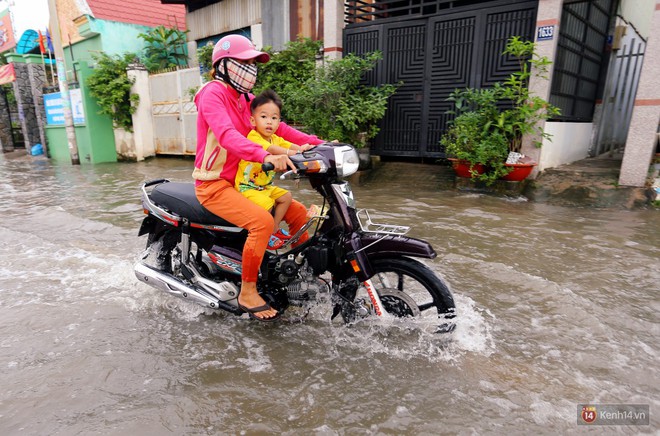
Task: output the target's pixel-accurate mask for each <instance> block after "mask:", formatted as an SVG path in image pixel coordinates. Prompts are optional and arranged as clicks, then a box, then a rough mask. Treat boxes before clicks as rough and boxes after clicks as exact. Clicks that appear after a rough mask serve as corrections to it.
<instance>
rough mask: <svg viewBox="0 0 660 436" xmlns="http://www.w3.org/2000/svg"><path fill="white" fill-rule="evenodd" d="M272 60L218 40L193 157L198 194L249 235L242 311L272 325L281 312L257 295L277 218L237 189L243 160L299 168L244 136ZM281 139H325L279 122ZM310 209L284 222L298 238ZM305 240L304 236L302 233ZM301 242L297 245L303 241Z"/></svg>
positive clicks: (236, 40)
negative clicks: (260, 66) (263, 68)
mask: <svg viewBox="0 0 660 436" xmlns="http://www.w3.org/2000/svg"><path fill="white" fill-rule="evenodd" d="M269 60H270V56H269V55H268V53H265V52H261V51H258V50H256V48H255V46H254V44H253V43H252V42H251V41H250V40H249V39H248V38H246V37H244V36H241V35H229V36H225V37H224V38H222V39H220V40H219V41H218V42H217V44H216V45H215V48H214V49H213V55H212V65H213V69H212V71H211V75H212V78H213V80H212V81H210V82H209V83H207V84H205V85H204V86H203V87H202V88H201V89H200V90H199V91H198V92H197V95H196V96H195V104H196V105H197V113H198V115H197V150H196V155H195V169H194V171H193V178H194V179H195V181H196V182H195V193H196V196H197V199H198V200H199V202H200V203H201V204H202V205H203V206H204V207H205V208H206V209H208V210H209V211H211V212H213V213H214V214H215V215H218V216H219V217H221V218H224V219H225V220H227V221H229V222H231V223H232V224H234V225H236V226H238V227H241V228H244V229H246V230H247V231H248V237H247V241H246V242H245V246H244V248H243V269H242V274H241V280H242V282H241V292H240V295H239V297H238V304H239V307H240V308H241V309H242V310H244V311H245V312H247V313H248V314H249V315H250V317H251V318H254V319H257V320H259V321H273V320H275V319H277V318H278V317H279V313H278V312H277V311H276V310H275V309H273V308H271V307H270V306H269V305H268V304H267V303H266V302H265V301H264V300H263V298H261V296H260V295H259V294H258V292H257V277H258V274H259V267H260V265H261V261H262V259H263V257H264V254H265V252H266V247H267V244H268V239H269V237H270V234H271V233H272V230H273V225H274V223H273V217H272V215H271V214H270V213H269V212H268V211H266V210H264V209H263V208H262V207H260V206H258V205H256V204H255V203H253V202H252V201H250V200H248V199H247V198H245V197H244V196H243V195H241V193H239V192H238V191H237V190H236V189H235V188H234V180H235V176H236V171H237V167H238V163H239V162H240V160H241V159H243V160H248V161H253V162H261V163H266V162H270V163H272V164H273V165H274V167H275V170H276V171H284V170H286V169H287V168H291V169H293V170H295V167H294V165H293V163H292V162H291V161H290V160H289V158H288V157H287V156H285V155H277V156H276V155H271V154H269V153H268V152H267V151H265V150H264V149H263V147H262V146H261V145H258V144H256V143H254V142H252V141H250V140H248V139H247V138H246V136H247V134H248V133H249V132H250V130H251V128H252V126H251V124H250V103H249V102H250V99H251V98H253V95H252V94H250V91H251V90H252V88H253V86H254V84H255V81H256V78H257V62H260V63H265V62H268V61H269ZM275 133H276V134H277V135H278V136H280V137H282V138H284V139H286V140H287V141H290V142H293V143H295V144H306V143H307V144H314V145H316V144H320V143H322V142H323V141H322V140H320V139H319V138H317V137H316V136H313V135H307V134H305V133H302V132H300V131H298V130H296V129H294V128H292V127H289V126H287V125H286V124H285V123H281V124H280V126H279V128H278V130H277V132H275ZM306 212H307V211H306V208H305V207H304V206H303V205H302V204H301V203H299V202H297V201H295V200H294V201H293V202H292V204H291V206H290V207H289V209H288V211H287V213H286V215H285V216H284V221H286V223H287V224H288V225H289V229H290V231H291V233H292V234H295V233H296V232H297V231H298V230H299V229H300V228H301V227H302V226H303V225H304V224H305V222H306V221H307V218H306ZM304 236H306V235H304ZM304 241H305V239H304V238H301V240H300V241H299V242H304Z"/></svg>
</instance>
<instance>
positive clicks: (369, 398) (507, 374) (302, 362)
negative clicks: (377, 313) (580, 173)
mask: <svg viewBox="0 0 660 436" xmlns="http://www.w3.org/2000/svg"><path fill="white" fill-rule="evenodd" d="M191 167H192V161H191V160H190V159H153V160H150V161H147V162H142V163H131V164H107V165H95V166H85V165H83V166H81V167H72V166H70V165H53V164H51V163H50V162H48V161H46V160H43V159H42V160H40V159H35V158H31V157H29V156H25V157H22V158H15V159H12V158H8V157H3V156H0V200H1V201H2V205H3V208H2V212H0V216H1V217H2V220H1V221H0V259H2V262H1V263H0V338H1V339H0V367H2V368H3V370H2V371H1V372H0V383H1V385H2V386H3V392H2V394H0V417H1V418H2V419H0V429H1V430H2V431H3V433H4V434H15V433H18V432H22V433H25V434H55V433H60V434H87V433H99V432H100V433H113V434H127V433H131V432H134V433H139V434H162V433H178V434H184V433H186V434H219V433H240V432H249V433H257V432H267V431H269V432H278V433H284V434H299V433H316V434H350V433H367V434H438V433H444V432H446V433H462V434H471V433H474V432H476V433H482V432H485V431H493V432H495V433H502V432H515V433H528V432H529V431H531V430H534V431H539V430H540V431H541V432H543V433H552V434H555V433H567V432H572V431H575V430H577V429H578V427H577V415H576V407H577V405H578V404H579V403H587V402H594V403H636V404H650V405H651V409H654V408H657V406H658V400H657V398H658V391H659V386H658V381H657V380H658V379H659V378H658V377H657V373H658V371H657V361H658V337H660V335H658V333H659V331H658V318H657V313H658V311H659V309H660V305H659V303H658V298H657V295H658V290H659V288H658V283H660V261H659V259H660V248H659V247H660V244H659V242H660V236H658V231H657V229H658V228H660V217H659V215H658V214H657V212H653V211H632V212H631V211H604V210H593V209H578V208H562V207H556V206H549V205H543V204H535V203H530V202H525V201H521V200H520V199H506V198H495V197H488V196H481V195H474V194H472V195H464V194H458V193H454V192H448V191H439V190H437V189H434V187H433V186H429V184H425V183H424V181H425V180H429V179H432V177H433V174H432V173H428V172H427V171H430V170H427V169H424V170H420V171H419V172H417V173H416V174H405V175H397V174H393V175H391V176H390V177H387V178H382V179H378V180H374V181H371V182H369V183H367V184H366V185H364V186H356V187H354V190H355V197H356V199H357V203H358V207H361V208H367V209H369V210H370V211H371V214H372V216H373V217H374V219H375V220H376V219H377V220H378V221H383V222H393V223H397V224H401V225H410V226H412V227H413V229H412V230H411V233H410V235H411V236H414V237H419V238H423V239H426V240H428V241H429V242H431V244H432V245H433V246H434V248H435V249H436V251H437V252H438V257H437V258H436V259H433V260H429V261H425V262H426V263H427V264H428V265H429V266H430V267H431V268H433V269H434V270H435V271H436V272H437V273H438V274H440V275H442V276H443V277H445V278H446V279H447V281H448V282H449V283H450V284H451V286H452V289H453V292H454V295H455V298H456V302H457V308H458V315H459V324H458V328H457V330H456V332H455V333H454V334H453V336H452V338H451V340H447V339H446V337H439V336H438V335H434V334H431V333H428V332H427V330H426V329H425V328H424V326H420V325H415V323H414V322H410V321H406V322H402V321H400V320H399V321H397V320H394V321H379V322H362V323H359V324H357V325H354V326H350V327H345V326H342V325H341V324H340V323H339V322H337V321H336V320H335V321H334V322H331V321H330V320H329V310H328V308H325V307H322V306H320V307H317V308H315V309H314V310H312V312H311V314H310V315H309V317H308V318H307V319H306V320H305V321H304V322H302V323H280V324H277V325H274V326H265V325H260V324H255V323H252V322H247V321H246V320H244V319H241V318H237V317H234V316H229V315H225V314H215V313H210V312H206V311H205V310H204V309H202V308H200V307H198V306H193V305H190V304H188V303H186V302H184V301H181V300H175V299H173V298H172V297H169V296H166V295H162V294H159V293H158V292H157V291H156V290H154V289H152V288H149V287H146V286H144V285H143V284H141V283H139V282H138V281H137V280H136V279H135V277H134V275H133V271H132V266H133V262H134V261H135V260H136V258H137V256H138V255H139V254H140V252H141V250H142V249H143V248H144V244H145V241H144V238H141V239H138V238H137V237H136V235H137V230H138V227H139V223H140V220H141V219H142V217H143V215H142V209H141V205H140V201H139V185H140V183H142V182H143V181H145V180H150V179H156V178H169V179H171V180H177V181H186V180H190V171H191ZM282 185H283V186H284V187H287V188H289V189H291V190H292V191H293V193H294V196H295V197H296V198H298V199H300V200H301V201H303V202H304V203H306V204H309V203H312V202H315V203H316V202H318V199H319V197H318V195H317V194H316V193H315V192H313V191H312V190H311V189H310V188H309V187H308V186H307V185H306V182H305V181H302V182H301V183H300V184H299V186H297V184H296V183H295V182H293V181H286V182H283V183H282ZM490 429H493V430H490ZM655 429H657V418H655V417H654V416H651V425H650V426H647V427H637V428H624V427H612V428H608V430H611V431H613V432H615V433H619V432H620V433H626V432H630V431H633V432H642V433H646V432H649V433H651V432H654V431H655Z"/></svg>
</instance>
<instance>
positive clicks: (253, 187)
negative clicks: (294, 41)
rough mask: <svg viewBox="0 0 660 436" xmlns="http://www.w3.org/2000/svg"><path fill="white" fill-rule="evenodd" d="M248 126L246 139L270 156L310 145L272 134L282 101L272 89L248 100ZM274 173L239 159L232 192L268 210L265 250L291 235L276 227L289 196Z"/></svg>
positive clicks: (284, 210)
mask: <svg viewBox="0 0 660 436" xmlns="http://www.w3.org/2000/svg"><path fill="white" fill-rule="evenodd" d="M250 110H251V114H252V116H251V117H250V123H251V124H252V127H253V130H252V131H251V132H250V133H249V134H248V136H247V138H248V139H249V140H251V141H253V142H256V143H257V144H259V145H261V146H262V147H263V148H264V150H266V151H268V153H270V154H274V155H281V154H285V155H287V156H291V155H294V154H296V153H300V152H303V151H307V150H309V149H310V148H312V147H313V146H312V145H310V144H304V145H296V144H293V143H291V142H289V141H286V140H285V139H283V138H281V137H279V136H277V135H276V134H275V131H277V128H278V127H279V125H280V116H281V110H282V100H281V99H280V98H279V96H278V95H277V94H276V93H275V91H272V90H266V91H264V92H262V93H261V94H259V95H258V96H257V97H255V98H254V100H252V102H251V104H250ZM274 177H275V171H263V170H262V168H261V163H259V162H250V161H246V160H241V161H240V163H239V164H238V171H237V172H236V183H235V186H236V189H237V190H238V191H239V192H241V193H242V194H243V195H244V196H245V198H247V199H249V200H251V201H252V202H254V203H256V204H257V205H259V206H261V207H263V208H264V209H266V210H267V211H272V213H273V220H274V222H275V225H274V228H273V234H272V235H271V237H270V239H269V241H268V248H269V249H271V250H277V249H278V248H281V247H282V246H283V245H284V244H285V243H286V241H287V240H289V239H291V236H290V235H289V234H288V233H287V232H286V230H284V229H281V228H280V223H281V222H282V219H283V218H284V215H285V214H286V211H287V210H288V209H289V206H290V205H291V202H292V200H293V197H292V196H291V193H290V192H289V191H287V190H286V189H283V188H280V187H278V186H275V185H273V178H274Z"/></svg>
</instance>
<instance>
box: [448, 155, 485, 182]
mask: <svg viewBox="0 0 660 436" xmlns="http://www.w3.org/2000/svg"><path fill="white" fill-rule="evenodd" d="M448 160H449V161H450V162H451V166H452V168H453V169H454V171H455V172H456V175H457V176H458V177H465V178H467V179H471V178H472V173H471V172H470V169H473V170H474V171H476V172H477V173H478V174H483V173H484V171H486V168H484V166H483V165H482V164H474V165H471V164H470V162H468V161H466V160H460V159H455V158H449V159H448Z"/></svg>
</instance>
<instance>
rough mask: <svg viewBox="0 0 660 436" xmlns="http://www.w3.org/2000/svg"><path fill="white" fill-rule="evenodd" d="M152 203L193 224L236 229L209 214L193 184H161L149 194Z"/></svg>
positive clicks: (232, 225) (225, 221)
mask: <svg viewBox="0 0 660 436" xmlns="http://www.w3.org/2000/svg"><path fill="white" fill-rule="evenodd" d="M149 197H151V201H153V202H154V203H156V204H157V205H158V206H161V207H163V208H165V209H167V210H169V211H170V212H172V213H174V214H176V215H179V216H181V217H185V218H188V220H190V222H191V223H198V224H212V225H216V226H223V227H236V226H235V225H234V224H232V223H230V222H229V221H227V220H224V219H222V218H220V217H219V216H217V215H215V214H213V213H211V212H209V210H208V209H206V208H205V207H204V206H202V204H201V203H200V202H199V200H197V196H196V195H195V185H194V184H192V183H176V182H170V183H161V184H159V185H157V186H156V187H155V188H154V189H153V190H152V191H151V194H149Z"/></svg>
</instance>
